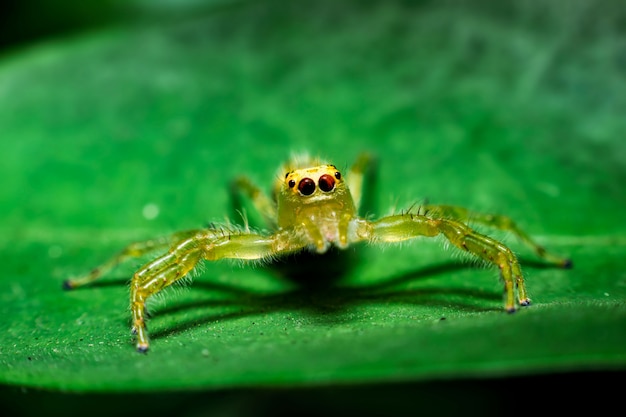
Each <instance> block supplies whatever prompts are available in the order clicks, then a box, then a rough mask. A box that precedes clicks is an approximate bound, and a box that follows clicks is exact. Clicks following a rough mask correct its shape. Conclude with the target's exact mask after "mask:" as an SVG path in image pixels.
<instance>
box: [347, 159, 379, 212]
mask: <svg viewBox="0 0 626 417" xmlns="http://www.w3.org/2000/svg"><path fill="white" fill-rule="evenodd" d="M373 165H374V157H373V156H372V155H370V154H368V153H362V154H360V155H359V156H358V157H357V160H356V162H355V163H354V164H353V165H352V166H351V167H350V170H349V171H348V174H347V175H346V181H347V184H348V188H350V193H351V194H352V200H353V201H354V205H355V208H356V211H357V213H359V209H360V208H361V203H363V201H362V200H363V180H364V179H365V177H366V176H367V173H368V172H369V170H370V169H371V168H372V167H373Z"/></svg>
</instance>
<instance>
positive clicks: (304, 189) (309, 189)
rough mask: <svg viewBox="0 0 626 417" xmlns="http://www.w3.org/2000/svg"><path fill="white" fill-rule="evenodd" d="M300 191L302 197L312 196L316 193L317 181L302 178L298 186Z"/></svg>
mask: <svg viewBox="0 0 626 417" xmlns="http://www.w3.org/2000/svg"><path fill="white" fill-rule="evenodd" d="M298 191H300V194H302V195H311V194H313V193H314V192H315V181H313V180H312V179H311V178H302V179H301V180H300V184H298Z"/></svg>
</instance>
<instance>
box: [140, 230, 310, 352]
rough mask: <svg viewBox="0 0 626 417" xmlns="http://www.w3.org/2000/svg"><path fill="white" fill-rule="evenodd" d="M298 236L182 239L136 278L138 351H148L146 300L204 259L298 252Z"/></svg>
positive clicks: (212, 233)
mask: <svg viewBox="0 0 626 417" xmlns="http://www.w3.org/2000/svg"><path fill="white" fill-rule="evenodd" d="M299 236H300V235H299V234H294V233H293V231H291V230H283V231H281V232H278V233H276V234H274V235H270V236H263V235H259V234H254V233H244V232H237V231H236V232H232V233H231V232H228V231H226V230H221V229H208V230H202V231H198V232H197V233H196V234H194V235H193V236H189V237H187V238H185V239H181V240H180V241H179V242H178V243H177V244H175V245H173V246H172V247H171V248H170V250H169V251H168V252H167V253H165V254H163V255H162V256H160V257H158V258H156V259H155V260H153V261H151V262H149V263H147V264H146V265H144V266H143V267H141V268H140V269H139V270H138V271H137V272H136V273H135V274H134V276H133V278H132V281H131V289H130V308H131V317H132V322H133V325H132V331H133V333H134V334H135V335H136V337H137V351H139V352H146V351H147V350H148V348H149V339H148V332H147V329H146V307H145V305H146V300H147V299H148V298H149V297H151V296H152V295H154V294H156V293H158V292H159V291H161V290H163V289H164V288H166V287H168V286H170V285H172V284H173V283H174V282H176V281H178V280H180V279H181V278H183V277H184V276H186V275H187V274H188V273H189V272H190V271H191V270H193V269H194V267H195V266H196V265H197V263H198V262H200V261H201V260H203V259H204V260H209V261H216V260H219V259H224V258H231V259H244V260H245V259H248V260H251V259H264V258H268V257H272V256H274V255H277V254H280V253H285V252H295V251H297V250H300V249H302V248H304V247H305V246H306V242H304V241H303V240H302V239H301V238H300V237H299Z"/></svg>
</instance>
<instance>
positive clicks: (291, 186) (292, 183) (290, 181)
mask: <svg viewBox="0 0 626 417" xmlns="http://www.w3.org/2000/svg"><path fill="white" fill-rule="evenodd" d="M287 185H289V188H293V187H295V185H296V182H295V181H294V180H289V182H288V183H287Z"/></svg>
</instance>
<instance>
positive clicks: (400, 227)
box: [362, 214, 530, 312]
mask: <svg viewBox="0 0 626 417" xmlns="http://www.w3.org/2000/svg"><path fill="white" fill-rule="evenodd" d="M364 229H365V231H364V232H363V235H362V236H364V238H365V239H366V240H369V241H372V242H399V241H403V240H407V239H412V238H416V237H419V236H427V237H435V236H438V235H443V236H445V238H446V239H448V241H449V242H450V243H452V244H453V245H454V246H456V247H458V248H460V249H462V250H464V251H466V252H469V253H471V254H473V255H475V256H477V257H479V258H481V259H484V260H485V261H487V262H490V263H492V264H494V265H497V266H498V267H499V268H500V274H501V276H502V279H503V281H504V291H505V305H504V308H505V309H506V310H507V311H508V312H514V311H515V310H516V300H515V287H516V286H517V299H518V302H519V304H520V305H522V306H527V305H529V304H530V299H529V298H528V294H527V293H526V286H525V284H524V277H523V276H522V271H521V268H520V265H519V262H518V260H517V258H516V257H515V255H514V254H513V252H512V251H511V250H510V249H509V248H508V247H507V246H505V245H504V244H503V243H501V242H499V241H497V240H495V239H493V238H490V237H488V236H485V235H482V234H480V233H478V232H476V231H475V230H473V229H472V228H470V227H469V226H467V225H466V224H464V223H461V222H459V221H456V220H451V219H445V218H431V217H427V216H424V215H416V214H400V215H393V216H389V217H384V218H382V219H380V220H378V221H375V222H367V223H366V227H365V228H364Z"/></svg>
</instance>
